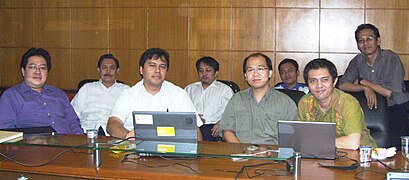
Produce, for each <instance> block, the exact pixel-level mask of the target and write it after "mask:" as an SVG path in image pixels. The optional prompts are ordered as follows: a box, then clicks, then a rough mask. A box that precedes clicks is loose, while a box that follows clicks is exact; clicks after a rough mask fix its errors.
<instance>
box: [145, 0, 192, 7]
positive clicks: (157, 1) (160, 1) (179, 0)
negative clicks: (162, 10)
mask: <svg viewBox="0 0 409 180" xmlns="http://www.w3.org/2000/svg"><path fill="white" fill-rule="evenodd" d="M148 6H149V7H177V8H183V7H189V0H148Z"/></svg>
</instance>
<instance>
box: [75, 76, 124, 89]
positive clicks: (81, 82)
mask: <svg viewBox="0 0 409 180" xmlns="http://www.w3.org/2000/svg"><path fill="white" fill-rule="evenodd" d="M95 81H99V79H84V80H81V81H80V82H79V83H78V85H77V92H78V91H79V90H80V89H81V87H82V86H84V84H86V83H89V82H95ZM116 82H119V83H122V84H124V82H122V81H120V80H116Z"/></svg>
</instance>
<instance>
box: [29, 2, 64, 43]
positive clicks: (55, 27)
mask: <svg viewBox="0 0 409 180" xmlns="http://www.w3.org/2000/svg"><path fill="white" fill-rule="evenodd" d="M36 18H38V19H41V21H36V23H35V34H34V44H35V46H38V47H59V48H70V47H71V39H72V38H71V21H70V19H71V12H70V9H68V8H64V9H63V8H58V9H39V10H38V11H36Z"/></svg>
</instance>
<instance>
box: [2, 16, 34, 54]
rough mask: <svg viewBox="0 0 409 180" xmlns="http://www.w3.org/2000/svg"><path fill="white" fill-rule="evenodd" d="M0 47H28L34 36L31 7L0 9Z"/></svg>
mask: <svg viewBox="0 0 409 180" xmlns="http://www.w3.org/2000/svg"><path fill="white" fill-rule="evenodd" d="M0 13H1V19H2V21H1V26H0V28H1V34H0V37H1V42H0V45H1V47H30V46H32V45H33V37H34V33H35V32H34V17H35V16H34V10H33V9H1V11H0Z"/></svg>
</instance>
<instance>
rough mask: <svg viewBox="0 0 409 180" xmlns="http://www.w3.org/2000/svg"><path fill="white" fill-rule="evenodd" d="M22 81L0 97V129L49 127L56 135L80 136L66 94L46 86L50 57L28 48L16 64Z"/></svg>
mask: <svg viewBox="0 0 409 180" xmlns="http://www.w3.org/2000/svg"><path fill="white" fill-rule="evenodd" d="M20 67H21V73H22V75H23V77H24V81H23V82H22V83H20V84H18V85H16V86H13V87H11V88H9V89H7V90H6V91H4V93H3V95H2V96H1V98H0V129H8V128H25V127H39V126H51V127H53V128H54V129H55V130H56V131H57V133H59V134H83V133H84V131H83V130H82V128H81V125H80V121H79V119H78V117H77V114H75V111H74V109H73V108H72V106H71V104H70V102H69V101H68V98H67V95H66V94H65V93H64V92H63V91H61V90H60V89H57V88H55V87H53V86H49V85H46V84H45V82H46V81H47V77H48V74H49V72H50V69H51V56H50V54H49V53H48V52H47V51H46V50H44V49H42V48H31V49H29V50H28V51H27V52H26V53H25V54H24V55H23V58H22V60H21V63H20Z"/></svg>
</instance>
